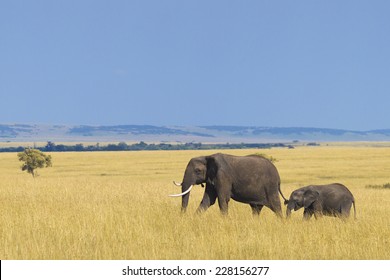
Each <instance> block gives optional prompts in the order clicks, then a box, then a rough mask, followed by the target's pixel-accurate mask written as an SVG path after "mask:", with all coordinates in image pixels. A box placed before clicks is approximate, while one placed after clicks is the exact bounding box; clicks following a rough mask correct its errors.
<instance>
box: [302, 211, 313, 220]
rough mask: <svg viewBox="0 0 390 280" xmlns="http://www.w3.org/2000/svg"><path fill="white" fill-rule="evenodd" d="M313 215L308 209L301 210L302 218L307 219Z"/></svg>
mask: <svg viewBox="0 0 390 280" xmlns="http://www.w3.org/2000/svg"><path fill="white" fill-rule="evenodd" d="M311 216H313V211H310V209H308V208H305V211H303V219H304V220H309V219H310V218H311Z"/></svg>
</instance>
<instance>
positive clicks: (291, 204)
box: [286, 201, 295, 219]
mask: <svg viewBox="0 0 390 280" xmlns="http://www.w3.org/2000/svg"><path fill="white" fill-rule="evenodd" d="M294 208H295V202H294V201H288V203H287V210H286V217H287V219H288V218H290V216H291V211H292V210H293V209H294Z"/></svg>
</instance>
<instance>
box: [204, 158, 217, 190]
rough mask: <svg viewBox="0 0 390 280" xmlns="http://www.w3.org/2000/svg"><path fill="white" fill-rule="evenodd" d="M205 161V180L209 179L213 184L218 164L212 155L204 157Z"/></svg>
mask: <svg viewBox="0 0 390 280" xmlns="http://www.w3.org/2000/svg"><path fill="white" fill-rule="evenodd" d="M206 162H207V166H206V167H207V174H206V177H207V178H206V180H207V181H209V182H210V183H211V184H213V185H214V179H215V177H216V176H217V172H218V164H217V161H216V159H215V157H213V156H208V157H206Z"/></svg>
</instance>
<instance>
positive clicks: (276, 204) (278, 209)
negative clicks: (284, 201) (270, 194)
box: [269, 196, 283, 218]
mask: <svg viewBox="0 0 390 280" xmlns="http://www.w3.org/2000/svg"><path fill="white" fill-rule="evenodd" d="M269 208H270V209H271V210H272V211H273V212H274V213H275V214H276V215H277V216H278V217H279V218H283V214H282V206H281V205H280V200H279V196H278V197H276V198H275V199H273V200H272V199H270V201H269Z"/></svg>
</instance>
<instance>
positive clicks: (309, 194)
mask: <svg viewBox="0 0 390 280" xmlns="http://www.w3.org/2000/svg"><path fill="white" fill-rule="evenodd" d="M319 195H320V193H319V192H317V191H314V190H307V191H305V193H304V194H303V207H305V209H306V208H308V207H310V205H312V204H313V203H314V202H315V201H316V200H317V199H318V197H319Z"/></svg>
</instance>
